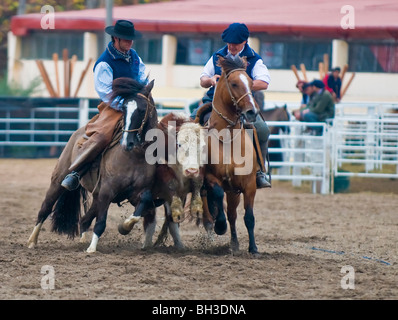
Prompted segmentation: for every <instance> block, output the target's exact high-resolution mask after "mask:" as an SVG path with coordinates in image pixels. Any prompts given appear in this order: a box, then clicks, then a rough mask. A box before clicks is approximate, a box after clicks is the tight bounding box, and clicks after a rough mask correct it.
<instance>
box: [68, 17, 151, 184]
mask: <svg viewBox="0 0 398 320" xmlns="http://www.w3.org/2000/svg"><path fill="white" fill-rule="evenodd" d="M105 32H106V33H108V34H110V35H111V36H112V41H111V42H109V44H108V46H107V47H106V49H105V51H104V52H103V53H102V55H101V56H100V57H99V58H98V60H97V62H96V63H95V65H94V86H95V90H96V91H97V93H98V95H99V97H100V98H101V100H102V102H101V103H100V104H99V105H98V110H99V116H98V118H97V119H96V120H95V121H90V122H89V123H88V124H87V125H86V135H87V137H88V140H86V141H85V142H84V143H83V144H82V145H81V149H80V150H79V156H78V157H77V158H76V159H75V160H74V162H73V163H72V164H71V166H70V167H69V171H70V172H71V173H69V174H68V175H67V176H66V177H65V178H64V180H63V181H62V183H61V185H62V186H63V187H64V188H66V189H67V190H74V189H76V188H77V187H78V186H79V183H80V182H79V181H80V177H81V176H82V175H83V174H84V173H85V172H87V170H88V167H89V165H90V163H91V162H92V161H93V160H95V158H96V157H97V156H98V155H99V154H100V153H101V152H102V151H103V150H104V149H105V148H106V146H108V145H109V144H110V142H111V140H112V136H113V132H114V129H115V127H116V125H117V123H118V121H119V120H120V118H121V117H122V115H123V113H122V112H121V110H120V103H119V102H117V101H114V102H113V103H112V104H109V103H110V102H109V99H108V95H109V94H110V93H111V92H112V82H113V80H115V79H117V78H121V77H128V78H132V79H134V80H137V81H139V82H141V83H146V82H147V78H146V75H145V65H144V63H143V62H142V60H141V58H140V57H139V56H138V54H137V52H135V50H134V49H132V48H131V47H132V45H133V40H134V39H138V38H140V37H141V36H142V35H141V33H140V32H139V31H137V30H135V28H134V24H133V23H132V22H130V21H127V20H118V21H117V22H116V24H115V26H108V27H106V28H105Z"/></svg>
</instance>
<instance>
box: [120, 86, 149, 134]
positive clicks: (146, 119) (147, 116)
mask: <svg viewBox="0 0 398 320" xmlns="http://www.w3.org/2000/svg"><path fill="white" fill-rule="evenodd" d="M137 96H140V97H141V98H144V99H145V100H146V101H147V105H146V110H145V116H144V119H142V123H141V126H140V127H139V128H137V129H130V130H125V129H122V131H123V132H136V131H137V132H138V134H139V135H141V133H142V130H143V129H144V126H145V124H146V122H147V121H148V118H149V116H151V117H152V114H153V111H154V110H155V105H154V104H153V103H152V102H151V100H150V99H149V98H148V97H147V96H145V95H143V94H142V93H137ZM149 109H150V111H149Z"/></svg>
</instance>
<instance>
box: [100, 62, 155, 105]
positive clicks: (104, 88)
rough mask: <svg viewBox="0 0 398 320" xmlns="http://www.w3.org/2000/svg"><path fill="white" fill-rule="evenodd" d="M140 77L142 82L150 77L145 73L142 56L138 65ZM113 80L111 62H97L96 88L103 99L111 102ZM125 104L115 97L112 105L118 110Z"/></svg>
mask: <svg viewBox="0 0 398 320" xmlns="http://www.w3.org/2000/svg"><path fill="white" fill-rule="evenodd" d="M138 70H139V71H138V79H136V80H137V81H139V82H141V83H147V82H148V79H147V77H146V75H145V64H144V63H143V62H142V60H141V58H140V64H139V67H138ZM112 82H113V70H112V68H111V67H110V65H109V64H107V63H106V62H104V61H102V62H100V63H98V64H97V66H96V67H95V69H94V88H95V91H97V94H98V96H99V97H100V99H101V100H102V101H104V102H105V103H108V104H109V102H110V101H109V95H110V93H111V92H112ZM122 104H123V100H120V99H118V98H117V99H115V100H114V101H113V102H112V103H111V104H110V106H111V107H112V108H114V109H116V110H120V109H121V106H122Z"/></svg>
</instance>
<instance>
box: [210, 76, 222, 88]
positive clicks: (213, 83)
mask: <svg viewBox="0 0 398 320" xmlns="http://www.w3.org/2000/svg"><path fill="white" fill-rule="evenodd" d="M219 78H220V75H218V74H215V75H214V76H212V77H211V78H210V81H211V86H212V87H215V86H216V84H217V81H218V79H219Z"/></svg>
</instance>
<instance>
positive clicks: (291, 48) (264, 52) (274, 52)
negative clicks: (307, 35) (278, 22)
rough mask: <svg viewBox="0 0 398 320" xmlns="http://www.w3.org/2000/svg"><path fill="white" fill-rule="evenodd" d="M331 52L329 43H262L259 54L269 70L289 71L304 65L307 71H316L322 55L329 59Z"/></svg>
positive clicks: (321, 60)
mask: <svg viewBox="0 0 398 320" xmlns="http://www.w3.org/2000/svg"><path fill="white" fill-rule="evenodd" d="M331 52H332V43H331V41H327V42H325V41H319V42H314V41H283V42H282V41H262V42H261V47H260V53H259V54H260V56H261V57H262V59H263V61H264V63H265V65H266V66H267V67H268V68H270V69H290V67H291V65H296V66H297V67H299V65H300V64H301V63H304V65H305V67H306V69H307V70H311V71H317V70H318V69H319V62H323V55H324V54H325V53H327V54H328V55H329V59H331ZM329 65H330V61H329Z"/></svg>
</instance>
